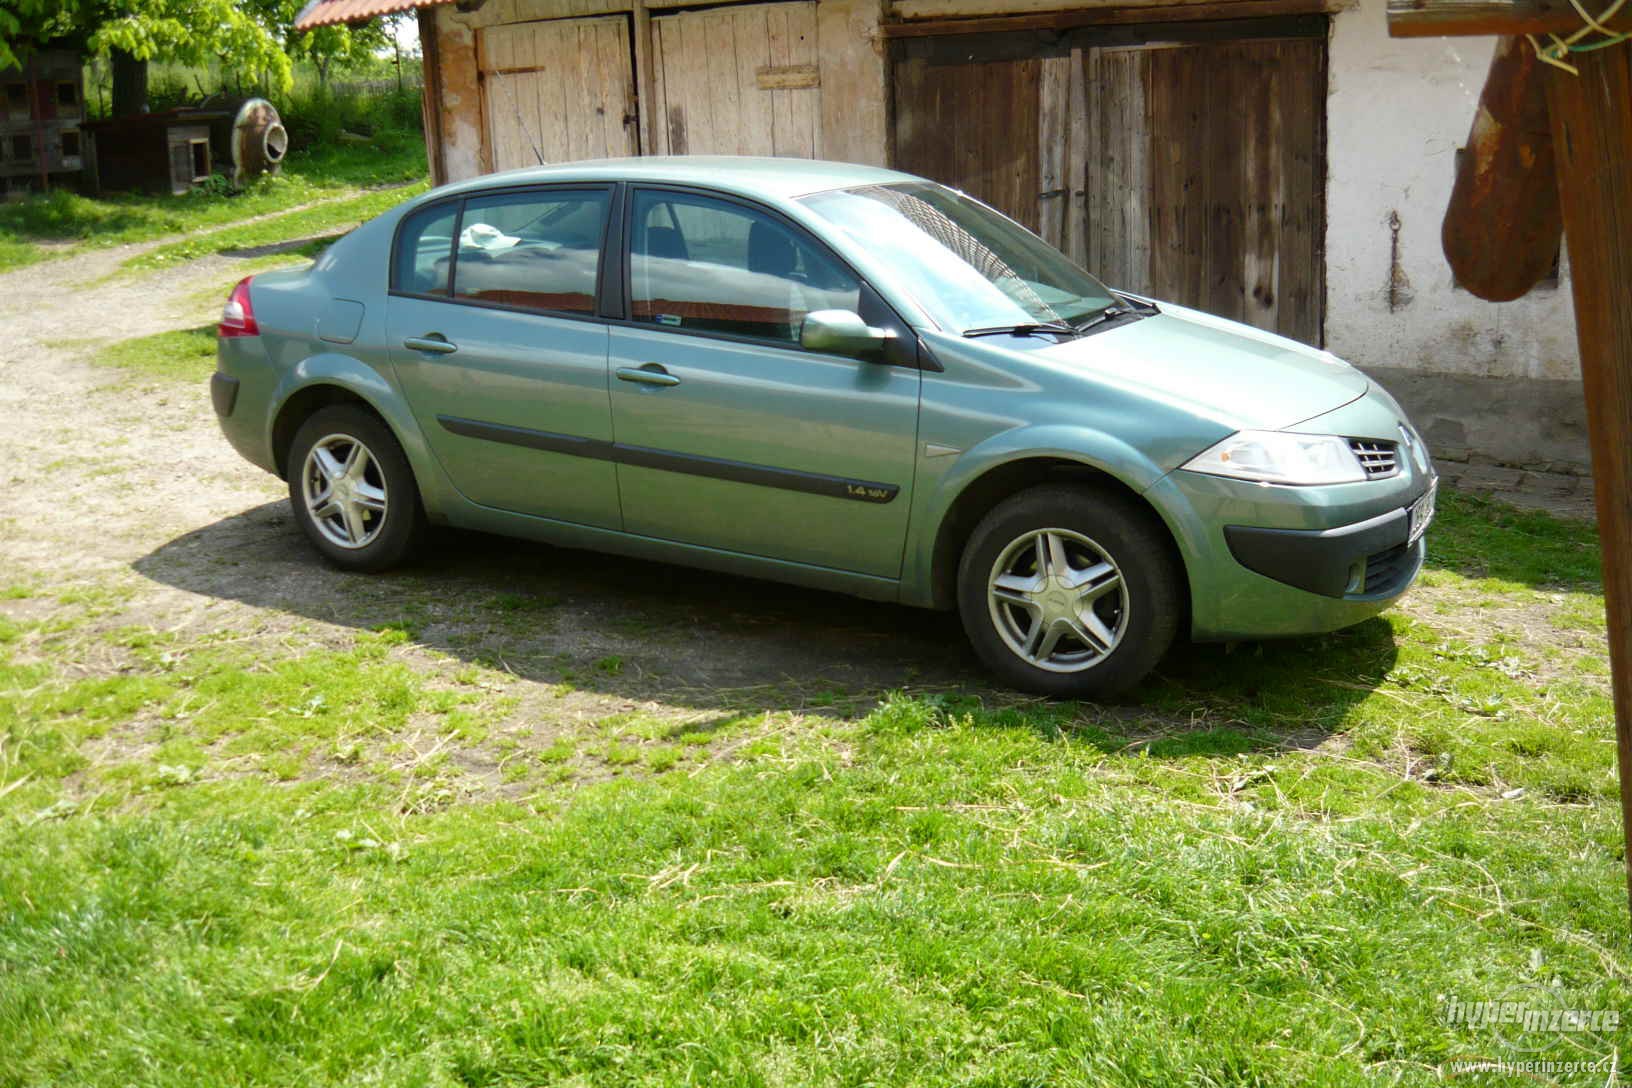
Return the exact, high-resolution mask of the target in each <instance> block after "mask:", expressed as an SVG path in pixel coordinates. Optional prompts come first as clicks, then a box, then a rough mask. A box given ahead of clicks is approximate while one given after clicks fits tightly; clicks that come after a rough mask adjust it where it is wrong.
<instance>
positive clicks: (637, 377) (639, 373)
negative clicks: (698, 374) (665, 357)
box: [617, 363, 680, 386]
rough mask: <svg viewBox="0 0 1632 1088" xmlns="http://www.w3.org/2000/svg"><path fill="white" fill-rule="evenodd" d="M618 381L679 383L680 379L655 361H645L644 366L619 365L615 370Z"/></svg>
mask: <svg viewBox="0 0 1632 1088" xmlns="http://www.w3.org/2000/svg"><path fill="white" fill-rule="evenodd" d="M617 374H618V381H620V382H638V383H639V384H641V385H664V386H668V385H679V384H680V379H679V378H676V377H675V376H674V375H673V374H670V373H669V372H668V371H667V370H664V369H663V368H662V367H661V366H659V365H658V364H656V363H647V364H646V365H645V366H620V367H619V368H618V370H617Z"/></svg>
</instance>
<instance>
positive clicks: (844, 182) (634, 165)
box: [435, 155, 921, 200]
mask: <svg viewBox="0 0 1632 1088" xmlns="http://www.w3.org/2000/svg"><path fill="white" fill-rule="evenodd" d="M918 180H921V179H919V178H916V177H914V176H913V175H911V174H903V173H901V172H900V171H898V170H886V169H884V168H883V167H879V166H862V165H860V164H857V163H849V162H825V161H822V160H819V159H785V158H754V157H750V156H737V155H646V156H638V157H631V158H623V159H589V160H585V161H583V162H571V163H562V164H560V165H552V166H531V167H525V168H523V169H520V170H506V171H504V172H503V173H500V174H484V175H482V176H481V177H479V178H472V179H471V180H469V181H463V182H458V183H456V184H453V185H447V186H444V187H443V188H441V189H437V190H436V191H435V192H436V195H439V196H446V195H449V194H452V193H459V192H472V191H479V190H482V189H495V188H503V187H506V186H511V185H538V184H544V183H546V182H562V181H569V182H570V181H583V182H588V181H597V182H604V181H646V182H662V183H665V184H670V185H697V186H701V187H703V188H708V189H718V190H721V191H724V192H729V193H736V194H739V195H742V196H751V197H760V198H770V199H773V200H790V199H792V198H794V197H799V196H805V195H807V194H809V193H819V192H824V191H826V190H829V189H845V188H849V187H851V186H855V185H883V184H888V183H891V182H901V181H918Z"/></svg>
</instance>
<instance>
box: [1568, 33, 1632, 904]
mask: <svg viewBox="0 0 1632 1088" xmlns="http://www.w3.org/2000/svg"><path fill="white" fill-rule="evenodd" d="M1572 62H1573V63H1574V64H1576V65H1577V67H1578V68H1579V69H1580V73H1581V74H1580V75H1579V76H1578V77H1577V76H1570V75H1568V74H1566V73H1564V72H1550V73H1548V84H1547V95H1548V104H1549V108H1550V111H1551V114H1552V120H1553V147H1554V153H1555V154H1556V155H1557V157H1558V183H1559V194H1560V197H1561V200H1562V203H1563V207H1564V231H1565V235H1566V237H1567V238H1568V239H1569V247H1570V281H1571V288H1572V290H1573V291H1574V294H1575V329H1576V338H1577V340H1578V342H1579V344H1580V348H1581V384H1582V386H1583V392H1584V393H1585V395H1586V403H1587V438H1588V442H1589V445H1590V446H1591V449H1592V476H1593V481H1594V486H1595V488H1596V493H1597V500H1598V533H1599V536H1600V537H1601V538H1602V541H1603V564H1604V611H1605V614H1606V616H1607V619H1608V624H1607V631H1606V634H1607V635H1608V641H1609V659H1610V669H1611V673H1612V676H1613V681H1612V683H1613V689H1614V693H1615V753H1616V760H1617V764H1618V766H1619V768H1620V779H1621V824H1622V828H1623V832H1624V831H1627V830H1632V307H1628V306H1627V305H1626V293H1627V292H1626V285H1627V284H1629V283H1632V215H1628V214H1627V208H1626V197H1627V194H1628V193H1632V50H1629V49H1627V48H1626V47H1624V46H1622V47H1620V48H1616V49H1603V50H1599V51H1596V52H1592V53H1583V54H1580V55H1578V56H1576V57H1574V58H1572ZM1626 864H1627V888H1628V897H1629V901H1632V851H1628V852H1627V854H1626Z"/></svg>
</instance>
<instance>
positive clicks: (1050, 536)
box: [986, 529, 1128, 672]
mask: <svg viewBox="0 0 1632 1088" xmlns="http://www.w3.org/2000/svg"><path fill="white" fill-rule="evenodd" d="M986 596H987V602H988V606H989V607H990V610H991V615H992V622H993V624H994V625H995V626H996V628H997V633H998V635H999V636H1000V637H1001V638H1002V639H1003V642H1004V643H1005V644H1006V645H1007V646H1008V648H1009V649H1010V650H1011V651H1013V652H1014V653H1015V654H1016V655H1017V656H1018V657H1020V658H1021V659H1022V660H1023V661H1025V662H1026V663H1027V664H1029V665H1032V666H1035V667H1036V668H1039V669H1046V670H1047V671H1049V672H1081V671H1083V670H1085V669H1090V668H1093V667H1094V666H1095V665H1097V664H1099V663H1100V662H1101V661H1104V660H1105V659H1106V658H1107V657H1109V656H1110V654H1111V652H1112V651H1114V650H1115V649H1116V647H1117V646H1118V645H1119V644H1120V643H1121V641H1122V636H1123V635H1124V634H1125V633H1126V632H1127V628H1128V589H1127V582H1126V580H1125V579H1124V578H1123V576H1122V571H1121V569H1120V568H1119V567H1118V566H1117V565H1116V562H1115V560H1113V559H1112V558H1111V557H1110V555H1109V553H1107V552H1106V551H1105V549H1103V548H1101V547H1100V546H1099V545H1098V544H1096V543H1095V542H1094V541H1093V540H1091V539H1090V538H1088V537H1086V536H1084V535H1083V534H1081V533H1076V532H1072V531H1070V530H1068V529H1036V530H1033V531H1031V532H1028V533H1025V534H1023V535H1022V536H1020V537H1018V538H1016V539H1015V540H1014V541H1013V542H1011V543H1010V544H1009V546H1008V547H1006V548H1004V549H1003V552H1002V554H1000V555H999V556H998V557H997V562H995V563H993V564H992V569H991V573H990V575H989V576H988V578H987V582H986Z"/></svg>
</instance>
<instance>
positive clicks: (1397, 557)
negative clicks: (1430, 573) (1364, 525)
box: [1361, 544, 1411, 597]
mask: <svg viewBox="0 0 1632 1088" xmlns="http://www.w3.org/2000/svg"><path fill="white" fill-rule="evenodd" d="M1410 576H1411V545H1409V544H1396V545H1394V546H1393V547H1392V548H1389V549H1387V550H1385V551H1380V552H1377V553H1376V554H1374V555H1369V556H1367V557H1366V581H1365V588H1363V589H1362V590H1361V592H1362V593H1364V594H1365V595H1366V596H1367V597H1370V596H1373V595H1374V594H1378V593H1391V592H1393V591H1395V590H1397V589H1399V588H1400V587H1401V586H1402V585H1404V584H1405V580H1406V579H1407V578H1409V577H1410Z"/></svg>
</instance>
